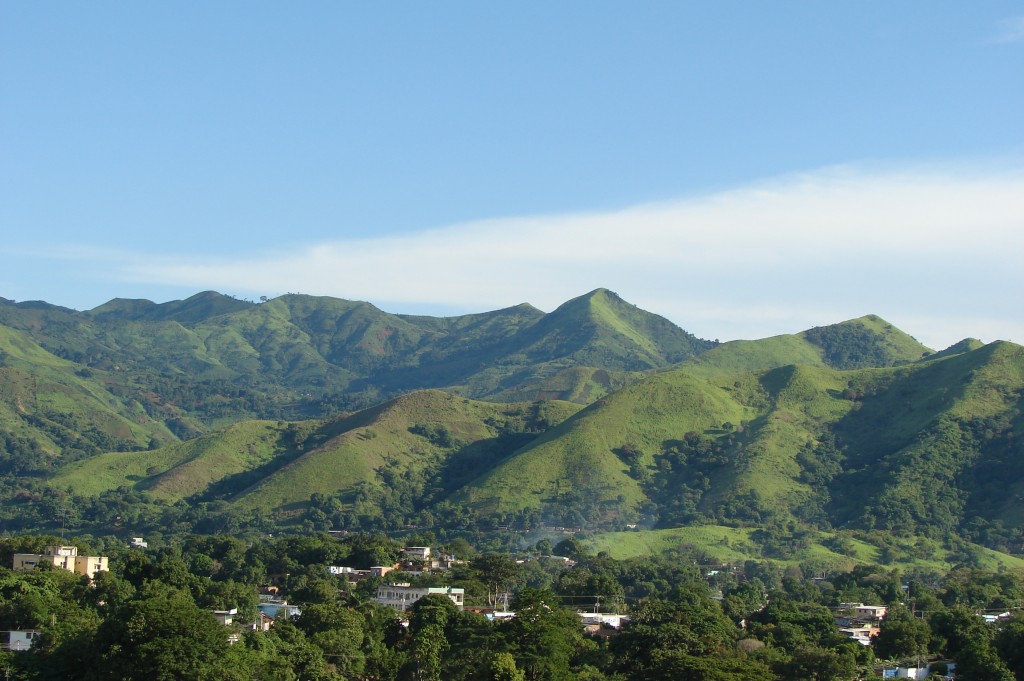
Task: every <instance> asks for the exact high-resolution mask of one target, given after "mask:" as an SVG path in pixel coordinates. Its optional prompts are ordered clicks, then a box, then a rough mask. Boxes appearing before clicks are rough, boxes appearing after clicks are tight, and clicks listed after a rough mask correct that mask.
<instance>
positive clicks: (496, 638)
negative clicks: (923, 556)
mask: <svg viewBox="0 0 1024 681" xmlns="http://www.w3.org/2000/svg"><path fill="white" fill-rule="evenodd" d="M54 541H57V539H56V538H55V537H14V538H5V539H2V540H0V559H3V560H9V559H10V556H11V555H12V554H13V553H14V552H17V551H27V550H32V551H35V550H39V549H40V548H41V547H42V546H45V545H47V544H49V543H52V542H54ZM460 541H461V540H460ZM73 543H74V544H75V545H77V546H79V548H80V549H81V551H82V552H83V553H85V552H94V551H98V552H103V553H106V554H109V555H110V557H111V568H112V571H111V572H109V573H100V574H99V575H98V576H97V578H96V579H95V581H94V582H93V583H92V584H91V585H89V584H87V580H86V579H85V578H82V577H79V576H77V575H74V574H72V573H69V572H65V571H63V570H56V569H37V570H35V571H33V572H12V571H11V570H9V569H6V568H0V629H4V630H23V629H34V630H37V631H38V632H39V633H40V636H39V637H38V638H37V639H36V642H35V644H34V645H33V647H32V649H31V651H29V652H6V651H4V652H0V673H4V674H6V675H9V678H12V679H38V680H45V679H58V678H59V679H83V680H88V681H93V680H97V681H98V680H101V679H127V680H131V679H236V680H238V681H245V680H248V679H260V680H268V681H269V680H271V679H293V680H296V681H297V680H299V679H313V680H318V681H329V680H332V679H348V680H365V681H370V680H376V681H414V680H420V679H433V680H439V679H445V680H452V681H491V680H521V681H526V680H527V679H537V680H552V681H554V680H566V681H568V680H569V679H589V680H590V681H602V680H605V681H655V680H660V679H670V678H679V679H684V678H685V679H707V680H709V681H710V680H716V681H726V680H732V681H774V680H779V681H806V680H807V679H820V680H822V681H824V680H826V679H827V680H833V681H839V680H843V679H846V680H851V681H852V680H853V679H855V678H856V679H868V678H878V676H879V672H880V670H881V668H882V667H883V666H889V667H892V666H895V665H896V664H897V663H903V664H905V665H906V664H917V663H918V661H920V660H924V659H931V660H935V659H945V660H952V661H955V662H956V664H957V666H958V674H960V675H961V676H962V678H968V679H970V678H981V679H989V678H992V679H1000V680H1003V681H1013V679H1022V678H1024V666H1022V663H1021V661H1022V658H1021V655H1020V651H1021V646H1020V644H1021V642H1022V640H1024V638H1022V632H1024V619H1022V618H1021V615H1020V613H1019V608H1020V605H1019V604H1020V602H1021V598H1022V596H1024V573H1020V572H1018V573H1008V572H1004V573H993V572H987V571H981V570H974V569H971V568H960V569H958V570H955V571H953V572H951V573H948V574H939V573H929V572H914V573H907V574H900V573H898V572H896V571H888V570H885V569H882V568H877V567H875V568H867V567H861V568H858V569H856V570H853V571H851V572H836V573H828V574H825V575H823V576H821V577H818V578H815V579H813V580H812V579H810V578H806V577H805V576H804V574H803V573H802V571H801V570H800V569H799V568H795V567H794V568H790V569H788V570H785V571H783V570H781V569H779V568H778V567H777V566H775V565H773V564H770V563H755V562H748V563H746V564H740V565H734V566H731V567H730V566H720V567H722V568H723V569H722V570H721V571H717V572H715V573H714V574H712V573H709V572H708V571H707V570H706V568H699V567H698V566H697V565H695V564H694V563H693V562H692V561H691V560H689V557H688V556H687V555H686V554H685V553H678V552H671V553H666V554H665V555H663V556H661V557H649V558H644V559H633V560H627V561H616V560H613V559H611V558H609V557H607V556H606V555H597V556H594V555H592V554H589V553H587V552H586V551H585V550H584V549H583V548H582V547H581V546H580V545H579V544H573V542H572V541H567V542H565V543H564V548H571V549H572V550H573V551H574V552H575V553H576V555H577V558H578V562H577V563H576V565H574V566H568V565H566V564H565V563H563V562H561V561H548V560H544V559H539V558H537V557H536V556H535V555H525V554H520V555H519V556H511V555H501V554H481V555H479V556H478V558H476V559H474V560H471V561H469V562H468V563H466V564H464V565H462V566H457V567H456V568H455V569H454V570H453V571H451V572H450V573H448V574H446V575H443V576H430V577H428V576H424V577H420V578H414V579H413V582H414V583H420V584H427V583H430V582H431V581H433V582H434V583H438V582H440V583H443V584H447V585H451V586H457V587H461V588H464V589H465V592H466V594H467V601H468V603H469V604H471V605H478V606H486V604H487V603H486V601H487V600H488V598H489V596H488V594H491V595H493V593H494V591H493V590H494V588H495V587H496V586H497V587H498V588H500V589H511V590H512V591H513V597H512V599H511V602H510V607H511V609H512V610H513V611H514V612H515V616H514V617H512V618H510V619H501V620H494V621H491V620H488V619H487V618H486V617H484V616H483V615H480V614H476V613H474V612H470V611H469V610H467V611H465V612H462V611H459V610H458V609H457V608H456V607H455V606H454V605H453V604H452V602H451V601H450V600H448V599H447V598H446V597H444V596H440V595H432V596H428V597H425V598H423V599H421V600H420V601H418V602H417V603H416V604H415V605H414V606H413V607H412V609H411V610H410V611H409V612H408V613H406V621H407V625H406V626H403V625H402V624H401V623H400V622H399V619H398V618H399V615H398V613H397V612H395V611H392V610H390V609H387V608H383V607H381V606H378V605H376V604H375V603H373V602H371V601H370V600H369V599H368V596H370V595H372V594H373V593H375V589H376V586H377V585H378V584H380V583H382V580H381V579H380V578H375V579H370V580H366V581H364V582H356V583H348V582H346V581H345V579H344V577H342V576H332V575H330V574H329V573H328V571H327V567H328V566H331V565H349V566H354V567H367V566H369V565H371V564H377V563H379V562H387V561H389V560H393V559H394V557H395V555H396V552H397V550H398V548H399V545H398V544H396V543H395V542H394V541H392V540H389V539H387V538H385V537H382V536H373V535H350V536H347V537H344V538H341V539H336V538H328V537H326V536H292V537H284V538H277V539H262V540H255V541H251V542H246V541H242V540H239V539H234V538H230V537H224V536H216V537H213V536H178V537H175V538H173V541H170V542H168V543H165V544H162V545H161V546H159V547H152V548H150V549H148V550H144V551H143V550H139V549H129V548H128V547H127V546H126V545H125V544H124V543H123V542H121V541H119V540H117V539H115V538H113V537H104V538H86V539H84V540H74V541H73ZM461 544H462V546H461V548H460V550H462V551H463V552H471V551H472V550H471V547H469V546H467V545H465V542H464V541H461ZM560 544H562V542H560ZM447 548H453V547H447ZM5 557H6V558H5ZM514 558H518V560H514ZM403 579H404V580H408V579H410V578H409V576H408V575H403V574H401V573H397V574H394V575H389V576H388V577H387V580H390V581H395V580H403ZM271 583H273V584H275V588H277V589H279V593H278V597H280V598H285V599H287V600H288V601H289V602H291V603H293V604H298V605H299V606H300V608H301V613H300V614H299V615H298V616H297V617H296V618H295V619H292V620H286V619H284V618H279V619H278V620H277V621H276V622H275V623H274V624H273V625H272V626H271V627H270V628H269V630H267V631H260V630H252V629H251V627H249V626H248V624H249V623H251V622H253V621H254V619H255V617H256V609H255V605H256V594H257V589H258V588H261V587H264V586H266V585H268V584H271ZM851 599H856V600H857V601H861V602H866V603H872V604H877V605H888V606H889V607H890V614H889V616H888V617H886V619H884V620H883V622H882V625H881V631H880V633H879V635H878V636H877V637H876V639H875V640H874V642H873V644H872V646H871V647H864V646H862V645H861V644H859V643H855V642H852V641H850V640H849V639H847V638H846V637H845V636H844V635H843V634H842V633H841V632H840V631H839V629H838V624H837V618H838V617H839V616H840V615H842V614H843V612H844V609H843V607H842V605H841V604H842V603H846V602H849V601H850V600H851ZM901 601H903V602H906V603H907V605H906V606H902V605H900V602H901ZM1009 603H1015V605H1012V606H1011V605H1008V604H1009ZM599 604H600V605H599ZM231 608H237V610H238V614H237V616H236V620H237V624H234V625H232V626H229V627H225V626H222V625H221V624H219V623H218V622H217V620H216V619H215V618H214V616H213V614H212V612H211V611H212V610H227V609H231ZM598 608H600V610H602V611H604V612H618V613H624V614H625V615H626V616H627V617H628V622H626V623H625V624H624V625H623V626H622V627H621V629H620V630H614V629H609V628H599V629H591V630H587V631H585V630H584V627H583V622H582V621H581V617H580V616H579V615H578V614H577V613H576V612H574V610H576V609H579V610H580V611H583V612H591V611H594V610H597V609H598ZM1004 609H1009V610H1012V611H1014V612H1016V613H1017V614H1016V616H1014V617H1010V618H1008V619H1003V620H1000V621H998V622H997V623H996V624H987V623H985V621H984V620H983V619H982V618H981V617H979V616H978V614H977V612H978V611H979V610H989V611H993V610H997V611H1002V610H1004ZM229 637H230V640H234V641H236V642H234V643H230V642H229ZM883 658H885V659H887V660H888V662H885V663H883V662H882V659H883Z"/></svg>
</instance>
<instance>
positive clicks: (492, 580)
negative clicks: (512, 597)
mask: <svg viewBox="0 0 1024 681" xmlns="http://www.w3.org/2000/svg"><path fill="white" fill-rule="evenodd" d="M469 568H470V571H471V573H472V574H473V576H474V577H475V578H476V579H478V580H479V581H480V582H482V583H483V584H484V585H485V586H486V587H487V603H488V604H489V605H490V606H492V607H493V606H494V605H495V604H496V603H497V600H498V598H499V597H500V596H501V594H503V593H505V592H507V591H508V590H509V589H510V588H511V587H512V585H513V584H514V583H515V582H516V580H517V579H518V578H519V576H520V574H521V573H522V571H523V570H522V568H521V567H520V566H519V565H518V564H516V562H515V561H514V560H512V559H511V558H509V557H508V556H505V555H500V554H488V555H486V556H478V557H476V558H474V559H472V560H471V561H469Z"/></svg>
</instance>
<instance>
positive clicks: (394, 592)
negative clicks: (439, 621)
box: [374, 584, 465, 611]
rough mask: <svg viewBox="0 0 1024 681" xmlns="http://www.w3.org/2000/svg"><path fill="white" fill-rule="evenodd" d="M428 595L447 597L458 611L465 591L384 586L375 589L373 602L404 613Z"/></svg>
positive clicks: (397, 585)
mask: <svg viewBox="0 0 1024 681" xmlns="http://www.w3.org/2000/svg"><path fill="white" fill-rule="evenodd" d="M430 594H442V595H444V596H447V597H448V598H450V599H451V601H452V603H454V604H455V606H456V607H457V608H458V609H459V610H462V609H463V607H464V605H465V601H464V598H465V591H464V590H463V589H456V588H454V587H450V586H442V587H433V586H432V587H425V586H424V587H413V586H409V585H408V584H384V585H382V586H380V587H377V597H376V598H375V599H374V600H375V601H377V602H378V603H380V604H381V605H386V606H388V607H391V608H394V609H395V610H401V611H405V610H408V609H409V608H410V607H412V604H413V603H415V602H416V601H418V600H419V599H421V598H423V597H424V596H429V595H430Z"/></svg>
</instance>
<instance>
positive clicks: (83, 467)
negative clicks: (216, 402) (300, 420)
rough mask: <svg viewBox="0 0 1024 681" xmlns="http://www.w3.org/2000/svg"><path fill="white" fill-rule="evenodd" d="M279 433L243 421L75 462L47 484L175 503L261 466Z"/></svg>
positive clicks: (88, 492)
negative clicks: (123, 490) (129, 492)
mask: <svg viewBox="0 0 1024 681" xmlns="http://www.w3.org/2000/svg"><path fill="white" fill-rule="evenodd" d="M281 431H282V428H281V427H279V426H277V425H276V422H271V421H246V422H243V423H239V424H235V425H233V426H230V427H228V428H226V429H224V430H222V431H218V432H216V433H212V434H208V435H204V436H202V437H199V438H196V439H194V440H189V441H188V442H182V443H179V444H175V445H171V446H168V447H162V448H160V449H158V450H155V451H143V452H109V453H107V454H103V455H101V456H97V457H93V458H91V459H88V460H85V461H78V462H75V463H73V464H70V465H69V466H66V467H65V468H63V469H62V470H61V471H59V472H58V473H57V475H55V476H54V477H53V478H52V479H51V481H50V482H51V485H53V486H54V487H58V488H61V489H71V490H72V491H73V492H75V493H77V494H82V495H95V494H99V493H101V492H104V491H106V490H110V489H116V488H118V487H122V486H124V487H134V488H135V489H137V490H148V491H149V492H150V493H151V494H152V495H153V496H154V497H156V498H161V499H166V500H169V501H177V500H179V499H184V498H186V497H189V496H191V495H193V494H197V493H200V492H202V491H203V490H205V489H206V488H207V487H208V486H209V485H210V484H211V483H214V482H216V481H218V480H221V479H223V478H224V477H227V476H229V475H233V474H237V473H241V472H243V471H246V470H250V469H252V468H254V467H256V466H258V465H260V464H263V463H266V461H267V460H269V459H270V458H272V457H273V456H274V453H275V449H274V448H275V445H276V443H277V441H278V439H279V437H280V433H281Z"/></svg>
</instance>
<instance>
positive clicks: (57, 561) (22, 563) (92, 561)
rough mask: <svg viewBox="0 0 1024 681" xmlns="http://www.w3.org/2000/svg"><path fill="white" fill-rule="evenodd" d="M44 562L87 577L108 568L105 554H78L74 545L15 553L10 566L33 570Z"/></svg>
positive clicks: (17, 568)
mask: <svg viewBox="0 0 1024 681" xmlns="http://www.w3.org/2000/svg"><path fill="white" fill-rule="evenodd" d="M43 563H46V564H48V565H53V566H54V567H58V568H60V569H62V570H67V571H68V572H77V573H78V574H80V575H85V576H86V577H88V578H89V579H92V578H93V577H95V576H96V573H97V572H106V571H107V570H109V569H110V568H109V566H108V564H107V557H106V556H80V555H78V547H76V546H47V547H46V549H44V552H43V553H16V554H14V561H13V565H12V567H13V568H14V569H15V570H34V569H35V568H36V566H37V565H41V564H43Z"/></svg>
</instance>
